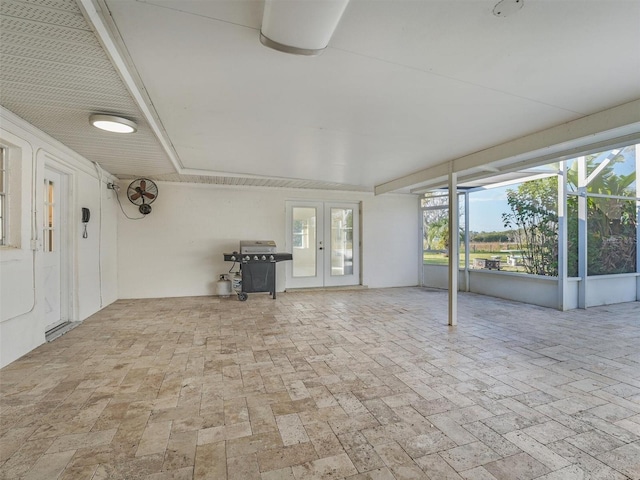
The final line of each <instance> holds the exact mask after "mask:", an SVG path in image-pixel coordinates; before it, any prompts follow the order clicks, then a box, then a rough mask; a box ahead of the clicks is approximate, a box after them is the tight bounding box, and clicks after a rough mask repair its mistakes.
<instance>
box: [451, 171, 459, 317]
mask: <svg viewBox="0 0 640 480" xmlns="http://www.w3.org/2000/svg"><path fill="white" fill-rule="evenodd" d="M458 223H459V218H458V175H457V174H456V172H454V171H453V168H451V169H450V170H449V325H451V326H454V325H457V324H458V262H459V250H460V249H459V247H458V241H459V239H458V230H459V229H458Z"/></svg>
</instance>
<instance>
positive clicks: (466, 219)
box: [464, 192, 471, 292]
mask: <svg viewBox="0 0 640 480" xmlns="http://www.w3.org/2000/svg"><path fill="white" fill-rule="evenodd" d="M470 243H471V242H470V240H469V192H465V194H464V291H465V292H468V291H469V245H470Z"/></svg>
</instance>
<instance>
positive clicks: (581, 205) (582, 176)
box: [576, 157, 588, 308]
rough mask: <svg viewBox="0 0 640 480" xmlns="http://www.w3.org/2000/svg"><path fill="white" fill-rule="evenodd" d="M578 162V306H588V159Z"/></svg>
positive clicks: (580, 159) (578, 159)
mask: <svg viewBox="0 0 640 480" xmlns="http://www.w3.org/2000/svg"><path fill="white" fill-rule="evenodd" d="M576 161H577V162H578V276H579V277H580V286H579V287H578V308H587V275H588V272H587V185H586V184H587V159H586V158H585V157H579V158H577V159H576Z"/></svg>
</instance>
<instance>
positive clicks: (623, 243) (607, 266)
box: [567, 146, 637, 275]
mask: <svg viewBox="0 0 640 480" xmlns="http://www.w3.org/2000/svg"><path fill="white" fill-rule="evenodd" d="M631 148H635V147H634V146H631V147H626V149H623V150H621V151H620V152H618V154H617V155H616V156H615V157H613V158H611V159H610V160H608V163H607V165H606V166H605V167H604V168H602V170H601V171H600V172H599V173H598V175H596V177H595V178H593V179H592V180H591V181H590V182H589V185H588V192H589V193H592V194H598V195H610V196H616V197H630V199H629V200H623V199H620V198H602V197H587V226H588V231H587V264H588V271H589V274H591V275H606V274H615V273H630V272H635V271H636V241H637V239H636V232H637V229H636V218H637V217H636V205H635V201H634V197H635V190H634V188H633V184H634V182H635V180H636V173H635V172H632V173H630V174H627V175H621V174H616V173H615V165H616V164H618V163H622V162H624V161H625V156H624V153H630V152H626V150H627V149H631ZM597 158H598V154H596V155H589V156H587V157H586V159H585V160H586V174H587V177H588V176H589V175H591V174H592V173H593V172H594V171H595V170H596V168H598V166H599V164H598V163H597ZM567 173H568V175H567V178H568V182H569V185H571V186H573V187H574V189H577V188H578V184H579V183H578V161H575V162H573V165H572V166H571V168H570V169H569V171H568V172H567ZM567 211H568V215H569V273H570V274H571V275H577V258H578V246H577V239H578V202H577V199H576V198H575V197H570V198H569V201H568V208H567Z"/></svg>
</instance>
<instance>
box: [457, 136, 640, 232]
mask: <svg viewBox="0 0 640 480" xmlns="http://www.w3.org/2000/svg"><path fill="white" fill-rule="evenodd" d="M623 155H624V157H625V161H624V162H621V163H618V164H616V165H615V168H614V172H615V173H616V174H618V175H623V174H624V175H628V174H629V173H631V172H633V170H634V169H635V149H634V148H633V147H631V148H625V149H624V150H623ZM510 188H511V189H515V188H518V184H514V185H509V186H506V187H498V188H492V189H488V190H481V191H477V192H473V193H471V196H470V202H469V230H471V231H473V232H501V231H504V230H506V229H505V228H504V225H503V223H502V214H503V213H510V212H511V209H510V208H509V204H508V203H507V190H508V189H510Z"/></svg>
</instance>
